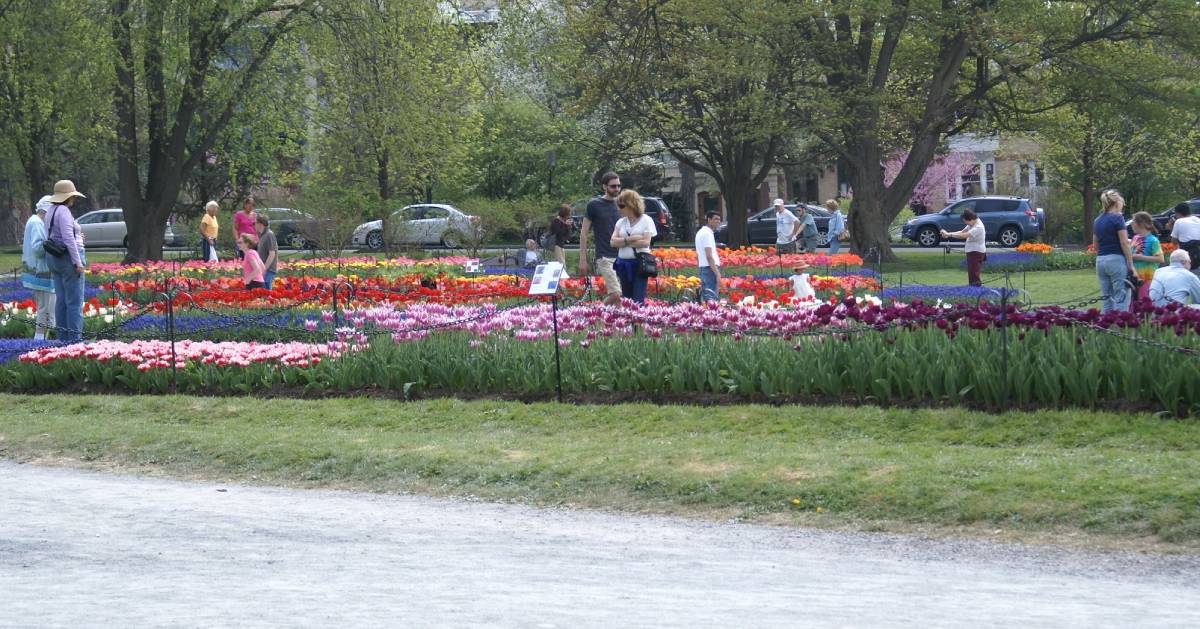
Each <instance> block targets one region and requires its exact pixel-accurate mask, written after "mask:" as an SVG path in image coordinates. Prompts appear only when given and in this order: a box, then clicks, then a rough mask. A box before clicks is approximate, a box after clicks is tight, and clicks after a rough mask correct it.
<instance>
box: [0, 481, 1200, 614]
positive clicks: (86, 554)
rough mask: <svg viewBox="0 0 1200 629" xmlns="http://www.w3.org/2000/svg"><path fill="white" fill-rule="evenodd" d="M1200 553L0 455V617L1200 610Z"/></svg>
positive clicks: (1193, 612) (1041, 612)
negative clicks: (288, 482) (563, 505)
mask: <svg viewBox="0 0 1200 629" xmlns="http://www.w3.org/2000/svg"><path fill="white" fill-rule="evenodd" d="M1198 577H1200V558H1198V557H1195V556H1175V557H1157V556H1148V555H1140V554H1133V553H1113V554H1100V553H1078V552H1068V551H1054V550H1040V549H1029V548H1025V547H1019V546H1007V545H998V544H990V543H985V542H971V541H929V540H922V539H916V538H910V537H905V536H897V535H875V534H851V533H837V532H823V531H811V530H797V529H785V528H775V527H764V526H750V525H739V524H714V523H704V522H694V521H688V520H680V519H674V518H661V517H641V516H622V515H613V514H605V513H596V512H577V511H569V510H541V509H532V508H525V507H520V506H509V505H495V504H486V503H475V502H469V501H462V500H440V499H431V498H423V497H413V496H383V495H365V494H356V493H348V492H335V491H306V490H291V489H274V488H262V487H245V486H237V485H217V484H211V483H193V482H177V481H168V480H158V479H146V478H137V477H128V476H113V475H105V474H99V473H93V472H83V471H77V470H70V469H53V468H41V467H35V466H30V465H17V464H13V463H8V462H0V626H3V627H26V626H27V627H48V626H64V627H80V626H120V627H141V626H171V627H175V626H179V627H191V626H203V627H207V626H238V627H257V626H402V627H441V626H445V627H467V626H479V627H508V626H513V627H621V626H639V627H647V626H650V627H657V626H672V627H731V626H736V627H760V626H761V627H807V626H839V627H845V626H854V627H858V626H868V627H893V626H911V627H915V626H920V627H930V626H934V627H936V626H944V627H989V626H1010V627H1098V626H1112V627H1129V626H1139V627H1146V626H1176V627H1197V626H1200V578H1198Z"/></svg>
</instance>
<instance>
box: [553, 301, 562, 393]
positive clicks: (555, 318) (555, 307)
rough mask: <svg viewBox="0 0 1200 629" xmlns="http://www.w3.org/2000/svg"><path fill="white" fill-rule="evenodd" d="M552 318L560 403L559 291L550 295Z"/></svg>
mask: <svg viewBox="0 0 1200 629" xmlns="http://www.w3.org/2000/svg"><path fill="white" fill-rule="evenodd" d="M550 313H551V320H552V321H553V322H554V373H555V375H556V377H557V379H558V403H559V404H562V401H563V394H562V356H561V352H560V351H559V347H558V293H554V294H553V295H551V296H550Z"/></svg>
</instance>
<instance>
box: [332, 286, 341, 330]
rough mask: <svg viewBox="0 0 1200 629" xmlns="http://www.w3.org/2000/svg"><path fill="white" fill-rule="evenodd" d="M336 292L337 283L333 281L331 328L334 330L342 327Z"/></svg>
mask: <svg viewBox="0 0 1200 629" xmlns="http://www.w3.org/2000/svg"><path fill="white" fill-rule="evenodd" d="M337 294H338V284H337V282H334V283H333V329H334V330H336V329H338V328H340V327H342V324H341V317H340V316H339V315H338V300H337Z"/></svg>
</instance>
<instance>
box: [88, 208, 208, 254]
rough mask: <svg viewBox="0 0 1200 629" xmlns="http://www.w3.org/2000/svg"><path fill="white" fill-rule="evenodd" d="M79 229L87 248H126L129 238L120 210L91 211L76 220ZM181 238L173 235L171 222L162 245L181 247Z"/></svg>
mask: <svg viewBox="0 0 1200 629" xmlns="http://www.w3.org/2000/svg"><path fill="white" fill-rule="evenodd" d="M76 220H78V221H79V227H80V228H81V229H83V242H84V245H86V246H87V247H89V248H90V247H128V246H129V236H128V233H129V232H128V230H127V229H126V227H125V212H124V211H122V210H121V209H120V208H108V209H104V210H92V211H91V212H88V213H87V214H84V215H83V216H80V217H79V218H78V219H76ZM183 244H184V242H183V238H182V237H180V236H176V235H175V229H174V228H173V227H172V225H171V222H170V221H168V222H167V228H166V230H164V231H163V245H165V246H168V247H178V246H181V245H183Z"/></svg>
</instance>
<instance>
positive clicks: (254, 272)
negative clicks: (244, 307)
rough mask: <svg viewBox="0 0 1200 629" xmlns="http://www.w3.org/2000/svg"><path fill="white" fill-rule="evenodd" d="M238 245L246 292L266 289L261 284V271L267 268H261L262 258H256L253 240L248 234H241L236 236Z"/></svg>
mask: <svg viewBox="0 0 1200 629" xmlns="http://www.w3.org/2000/svg"><path fill="white" fill-rule="evenodd" d="M238 244H239V245H241V247H242V255H243V256H245V257H243V258H242V279H243V280H245V281H246V290H253V289H255V288H266V285H265V284H263V271H266V270H267V267H265V266H263V262H262V258H259V257H258V251H257V250H256V249H255V247H254V238H252V237H251V236H250V234H241V235H240V236H238Z"/></svg>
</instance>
